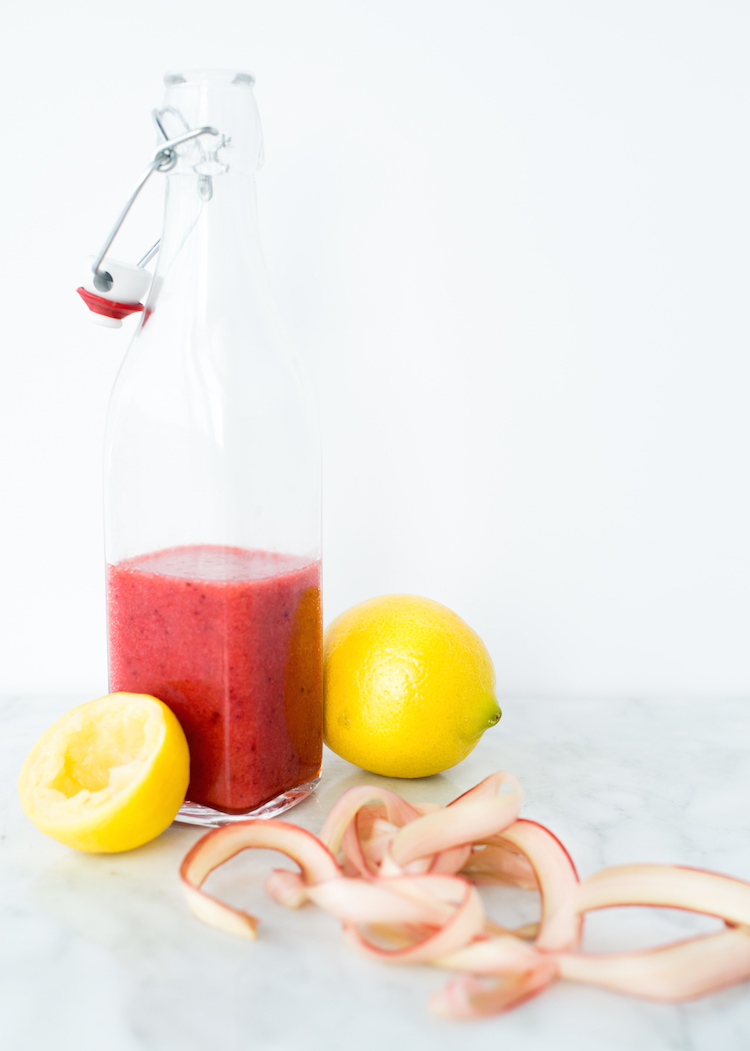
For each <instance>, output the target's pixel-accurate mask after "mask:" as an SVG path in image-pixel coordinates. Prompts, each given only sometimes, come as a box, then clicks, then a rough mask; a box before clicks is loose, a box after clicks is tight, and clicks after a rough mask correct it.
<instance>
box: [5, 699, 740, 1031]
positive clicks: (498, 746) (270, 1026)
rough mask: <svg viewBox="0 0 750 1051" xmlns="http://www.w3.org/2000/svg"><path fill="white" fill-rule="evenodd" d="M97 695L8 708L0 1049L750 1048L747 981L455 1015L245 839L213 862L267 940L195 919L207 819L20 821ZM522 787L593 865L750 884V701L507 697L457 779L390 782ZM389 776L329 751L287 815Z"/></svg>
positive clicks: (514, 906) (403, 787)
mask: <svg viewBox="0 0 750 1051" xmlns="http://www.w3.org/2000/svg"><path fill="white" fill-rule="evenodd" d="M84 699H87V698H59V697H58V698H49V697H48V698H27V699H23V700H21V699H6V700H5V701H4V702H2V707H1V708H0V774H1V776H2V786H1V789H0V793H1V794H0V802H1V804H2V808H3V809H2V826H1V834H2V839H1V840H0V847H1V850H2V856H1V868H0V910H1V915H2V923H1V930H2V938H1V939H0V974H1V976H2V981H0V1034H1V1035H0V1044H1V1045H2V1047H3V1049H4V1051H36V1049H37V1048H46V1047H54V1048H55V1051H69V1049H70V1051H89V1049H91V1051H94V1049H96V1051H141V1049H144V1051H152V1049H153V1051H173V1049H174V1051H208V1049H211V1051H213V1049H214V1048H221V1049H226V1051H245V1049H263V1051H317V1049H323V1048H331V1049H338V1048H344V1047H347V1048H348V1047H355V1048H357V1049H358V1051H371V1049H372V1051H375V1049H377V1051H382V1049H383V1048H384V1047H385V1048H394V1049H395V1051H400V1049H401V1048H410V1049H412V1051H420V1049H423V1048H424V1049H426V1048H428V1047H429V1048H431V1049H435V1051H443V1049H446V1051H447V1049H449V1048H450V1049H453V1048H456V1047H459V1046H462V1045H463V1042H464V1041H466V1040H470V1041H471V1047H472V1048H473V1049H475V1051H483V1049H488V1051H489V1049H492V1051H497V1049H498V1048H513V1051H532V1049H534V1051H551V1049H553V1048H554V1049H555V1051H564V1049H567V1048H571V1049H572V1048H575V1049H576V1051H610V1049H612V1051H620V1049H622V1051H626V1049H627V1051H631V1049H637V1051H663V1049H674V1051H719V1049H720V1051H740V1049H743V1051H745V1049H746V1048H748V1047H749V1046H750V986H748V985H746V986H741V987H737V988H734V989H730V990H727V991H724V992H721V993H718V994H716V995H714V996H711V997H708V998H706V999H703V1000H700V1001H697V1002H694V1003H691V1004H687V1005H682V1006H674V1005H667V1004H656V1003H646V1002H643V1001H637V1000H633V999H629V998H626V997H622V996H618V995H615V994H611V993H607V992H604V991H601V990H596V989H591V988H587V987H584V986H575V985H569V984H563V983H560V984H558V985H557V986H555V987H554V988H552V989H551V990H549V991H548V992H546V993H545V994H544V995H543V996H541V997H539V998H538V999H536V1000H533V1001H531V1002H529V1003H527V1004H525V1005H524V1006H523V1007H521V1008H519V1009H517V1010H516V1011H514V1012H512V1013H511V1014H508V1015H504V1016H500V1017H496V1018H493V1019H489V1020H486V1021H481V1022H470V1023H466V1022H462V1023H459V1022H446V1021H442V1020H439V1019H436V1018H433V1017H431V1016H430V1015H429V1014H428V1013H427V1011H426V1007H425V1003H426V1000H427V997H428V995H429V993H430V992H431V991H432V990H433V989H435V988H437V987H438V986H439V985H440V984H441V983H442V982H443V981H444V980H445V975H444V974H443V973H441V972H438V971H436V970H433V969H432V968H429V967H411V968H403V969H402V968H389V967H386V966H383V965H380V964H377V963H375V962H371V961H369V960H366V959H363V958H360V957H358V956H357V955H355V954H354V953H352V951H351V950H349V949H347V948H346V947H345V946H344V945H343V943H342V941H341V938H340V936H339V933H338V926H337V924H336V923H335V921H334V920H332V919H331V918H329V917H327V916H325V915H323V914H321V913H319V912H318V911H316V910H315V909H313V908H306V909H303V910H301V911H300V912H297V913H293V912H287V911H286V910H285V909H283V908H281V907H280V906H277V905H275V904H274V903H273V902H272V901H271V900H270V899H268V898H266V896H265V894H264V892H263V891H262V889H261V883H262V873H263V872H265V871H267V869H268V867H269V861H271V860H274V861H275V862H278V855H271V854H266V853H265V852H263V853H262V854H261V853H260V852H259V853H257V854H255V855H254V856H251V855H250V854H249V853H246V854H245V855H244V856H243V857H241V858H239V859H236V860H235V861H233V862H231V863H230V864H229V865H228V866H226V867H225V869H224V870H222V872H220V873H217V874H216V875H215V876H212V877H211V880H212V881H213V882H212V884H211V885H212V886H213V887H214V889H215V890H216V891H217V892H220V893H222V894H224V895H226V896H227V898H228V899H230V900H232V901H234V902H236V903H238V904H245V905H246V906H247V907H249V908H251V909H252V910H253V911H254V912H256V914H259V915H260V916H261V918H262V920H263V923H262V927H261V932H260V937H259V939H258V941H257V942H255V943H251V942H246V941H242V940H239V939H235V938H233V937H231V936H230V935H226V934H222V933H220V932H218V931H213V930H210V929H209V928H207V927H204V926H202V925H201V924H199V923H198V922H197V921H195V920H193V919H192V918H191V916H190V915H189V913H188V911H187V908H186V906H185V903H184V901H183V897H182V892H181V890H180V887H179V885H178V880H177V868H178V865H179V862H180V859H181V858H182V856H183V854H184V853H185V851H186V850H187V849H188V847H189V846H190V845H191V844H192V843H193V842H194V841H195V840H196V839H197V838H198V836H199V835H200V831H199V830H197V829H195V828H190V827H187V826H173V827H172V828H170V829H169V830H168V831H167V832H166V833H165V834H164V835H163V836H161V837H160V838H159V839H158V840H156V841H155V842H153V843H151V844H149V845H147V846H145V847H142V848H141V849H139V850H135V851H132V852H130V853H128V854H122V855H109V856H94V855H83V854H78V853H76V852H74V851H71V850H68V849H67V848H65V847H62V846H60V845H59V844H57V843H55V842H53V841H52V840H50V839H47V838H46V837H45V836H43V835H42V834H41V833H40V832H38V831H37V830H36V829H35V828H34V827H33V826H32V825H31V824H30V823H29V822H28V821H27V820H26V818H25V817H24V815H23V813H22V812H21V809H20V807H19V804H18V801H17V798H16V791H15V780H16V776H17V773H18V769H19V767H20V764H21V762H22V759H23V757H24V755H25V753H26V751H27V750H28V748H29V747H30V746H31V744H32V743H33V741H34V740H35V739H36V737H37V736H38V734H39V733H40V732H41V731H42V730H43V729H45V728H46V726H47V725H48V724H49V723H50V722H51V721H52V720H53V719H54V718H55V717H57V716H58V715H59V714H61V712H62V711H64V710H66V709H67V708H68V707H71V706H72V705H73V704H75V703H79V702H80V701H81V700H84ZM499 768H505V769H508V770H512V771H513V772H514V773H516V774H517V775H518V776H519V777H520V779H521V782H522V784H523V787H524V790H525V796H526V802H525V805H524V809H523V814H524V816H526V817H530V818H536V819H538V820H540V821H542V822H544V823H545V824H548V825H549V827H550V828H551V829H552V830H553V831H555V832H556V833H557V834H558V835H559V836H560V837H561V839H562V840H563V842H564V843H565V844H566V845H567V847H568V849H569V850H570V852H571V854H572V855H573V858H574V860H575V861H576V863H577V865H578V868H579V872H580V873H581V875H584V876H585V875H588V874H590V873H591V872H593V871H595V870H596V869H598V868H600V867H601V866H603V865H609V864H617V863H623V862H628V861H663V862H678V863H683V864H689V865H700V866H705V867H708V868H713V869H717V870H719V871H722V872H726V873H729V874H732V875H736V876H739V877H743V878H745V879H750V835H749V834H748V826H749V825H750V701H749V702H746V703H745V702H739V701H715V702H706V701H703V702H700V703H699V702H695V701H690V702H687V701H686V702H683V703H678V702H674V701H673V702H643V701H630V702H604V701H602V702H595V701H585V702H583V701H582V702H574V701H554V702H553V701H533V702H532V701H518V702H512V701H509V702H508V703H507V704H506V705H505V713H504V717H503V719H502V721H501V723H500V724H499V725H498V727H497V728H496V729H494V730H492V731H490V732H489V733H488V734H487V735H486V736H485V739H484V740H483V741H482V742H481V744H480V745H479V747H478V748H477V749H476V751H475V752H474V753H473V755H472V756H471V757H470V758H469V759H468V760H466V761H465V762H464V763H462V764H461V765H460V766H458V767H456V768H455V769H453V770H450V771H448V772H447V773H446V774H444V775H440V776H438V777H434V778H429V779H425V780H422V781H412V782H394V781H390V782H388V783H389V784H391V785H392V786H393V787H395V788H396V790H397V791H399V792H401V793H402V794H404V795H405V796H406V797H407V798H412V799H417V800H424V799H434V800H436V801H438V802H441V803H443V802H447V801H448V800H450V799H451V798H453V797H454V796H455V795H456V794H458V793H459V792H460V791H463V790H464V789H465V788H467V787H469V786H470V785H471V784H473V783H475V782H476V781H478V780H479V779H481V778H482V777H484V776H485V775H486V774H488V773H490V772H491V771H492V770H495V769H499ZM366 780H373V777H372V775H365V774H363V773H362V772H361V771H358V770H356V769H355V768H354V767H351V766H349V765H348V764H346V763H344V762H343V761H341V760H339V759H337V758H336V757H335V756H333V755H331V754H330V753H328V754H327V755H326V760H325V765H324V776H323V780H322V781H321V784H320V786H319V789H318V792H317V793H316V796H315V797H313V798H310V799H309V800H307V801H305V803H303V804H301V805H300V806H299V807H297V808H296V809H295V810H292V811H290V812H289V814H288V815H287V817H288V818H290V819H293V820H294V821H296V822H298V823H299V824H302V825H304V826H306V827H308V828H310V829H312V830H314V831H316V830H317V829H319V828H320V825H321V824H322V821H323V818H324V816H325V814H326V812H327V809H328V808H329V806H330V805H331V803H332V802H333V801H334V800H335V799H336V798H337V797H338V795H339V794H340V793H341V792H342V791H343V789H344V788H346V787H347V786H349V785H351V784H355V783H360V782H364V781H366ZM489 900H490V911H491V914H492V915H494V916H495V917H496V918H497V919H499V920H502V919H503V917H506V918H510V917H516V918H521V917H527V916H528V917H529V918H531V916H532V915H533V911H534V901H533V896H532V895H523V894H522V893H521V892H504V893H503V892H501V891H499V890H493V891H492V894H491V899H489ZM711 922H712V921H706V920H703V919H701V920H697V921H696V920H694V919H693V918H691V917H685V916H684V915H683V914H680V913H670V912H669V911H668V910H664V911H659V912H657V911H655V910H651V911H650V912H649V911H647V910H641V909H629V910H612V911H610V912H608V913H600V914H594V915H593V916H592V917H591V918H590V919H589V921H588V931H587V939H586V946H587V947H588V948H591V949H599V950H602V951H604V950H607V949H617V948H625V947H629V946H636V945H643V944H650V943H656V942H658V941H660V940H666V939H671V938H675V937H678V936H680V935H681V934H682V933H683V932H685V931H692V930H701V929H706V927H707V926H708V927H710V926H711Z"/></svg>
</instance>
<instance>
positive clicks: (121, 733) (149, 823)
mask: <svg viewBox="0 0 750 1051" xmlns="http://www.w3.org/2000/svg"><path fill="white" fill-rule="evenodd" d="M189 773H190V756H189V752H188V746H187V741H186V740H185V734H184V733H183V731H182V727H181V726H180V724H179V722H178V721H177V719H176V717H175V716H174V714H173V713H172V711H171V710H170V709H169V708H168V707H167V706H166V704H163V703H162V702H161V701H159V700H157V699H156V697H149V696H146V695H145V694H138V693H112V694H109V696H107V697H100V698H99V699H98V700H96V701H89V702H88V703H87V704H81V705H79V707H77V708H73V709H72V710H71V711H69V712H68V713H67V714H66V715H63V717H62V718H61V719H58V720H57V722H56V723H54V725H52V726H50V728H49V730H47V731H46V732H45V733H43V734H42V736H41V737H40V738H39V740H38V741H37V742H36V744H35V745H34V747H33V748H32V749H31V751H30V752H29V754H28V756H27V757H26V762H25V763H24V764H23V768H22V770H21V776H20V778H19V782H18V793H19V796H20V798H21V806H22V807H23V809H24V811H25V812H26V814H27V815H28V817H30V818H31V820H32V821H33V822H34V824H35V825H36V826H37V828H39V829H41V831H42V832H46V834H47V835H48V836H52V838H53V839H57V840H59V842H60V843H65V844H66V846H69V847H75V848H76V849H77V850H86V851H90V852H92V853H114V852H116V851H120V850H131V849H132V848H133V847H139V846H141V844H143V843H147V842H148V841H149V840H150V839H154V838H155V837H156V836H158V835H159V833H160V832H163V831H164V829H165V828H167V826H168V825H169V824H170V823H171V822H172V821H173V819H174V817H175V815H176V813H177V811H178V810H179V808H180V806H181V804H182V802H183V800H184V798H185V792H186V791H187V785H188V779H189Z"/></svg>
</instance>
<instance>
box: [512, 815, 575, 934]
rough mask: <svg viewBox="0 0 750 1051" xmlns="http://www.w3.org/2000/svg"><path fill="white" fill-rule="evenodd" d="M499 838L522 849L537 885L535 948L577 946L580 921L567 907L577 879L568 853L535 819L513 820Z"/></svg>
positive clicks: (571, 899) (573, 893)
mask: <svg viewBox="0 0 750 1051" xmlns="http://www.w3.org/2000/svg"><path fill="white" fill-rule="evenodd" d="M503 839H504V841H505V842H507V843H510V844H511V845H512V846H514V847H517V848H518V849H519V850H521V851H523V853H524V854H525V855H526V857H527V858H528V860H529V863H530V864H531V867H532V868H533V869H534V874H535V876H536V879H537V883H538V885H539V892H540V894H541V898H542V919H541V925H540V928H539V934H538V936H537V940H536V946H537V948H538V949H545V950H547V951H550V950H555V951H557V950H564V949H572V948H575V947H577V946H578V944H579V942H580V940H581V930H582V923H583V921H582V918H581V916H580V915H579V914H578V913H577V912H576V911H575V910H574V908H572V907H571V902H572V901H573V900H574V898H575V894H576V892H577V890H578V887H579V883H578V873H577V872H576V868H575V865H574V864H573V862H572V860H571V857H570V854H568V852H567V850H566V849H565V847H564V846H563V845H562V843H561V842H560V840H559V839H558V838H557V836H555V835H553V833H552V832H550V831H549V829H548V828H545V827H544V825H540V824H538V822H536V821H526V820H520V821H516V823H515V824H514V825H513V826H512V827H511V828H509V829H507V830H506V831H505V832H504V833H503Z"/></svg>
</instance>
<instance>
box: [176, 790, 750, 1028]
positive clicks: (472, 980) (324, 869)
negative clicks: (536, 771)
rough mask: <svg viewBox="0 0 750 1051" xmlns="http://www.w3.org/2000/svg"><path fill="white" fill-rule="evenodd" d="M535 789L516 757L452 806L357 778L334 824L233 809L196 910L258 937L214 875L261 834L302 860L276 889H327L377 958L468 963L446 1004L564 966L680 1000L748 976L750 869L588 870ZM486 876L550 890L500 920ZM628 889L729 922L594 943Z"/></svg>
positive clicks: (577, 977) (530, 990)
mask: <svg viewBox="0 0 750 1051" xmlns="http://www.w3.org/2000/svg"><path fill="white" fill-rule="evenodd" d="M521 798H522V796H521V788H520V785H519V784H518V781H517V780H516V779H515V778H514V777H513V776H512V775H511V774H507V773H504V772H500V773H497V774H492V775H491V776H490V777H488V778H485V780H484V781H482V782H480V784H478V785H476V786H475V787H474V788H472V789H470V790H469V791H468V792H465V793H464V794H463V795H462V796H459V797H458V799H455V800H454V801H453V802H452V803H450V804H449V805H448V806H447V807H439V806H437V805H436V804H418V805H414V806H412V805H411V804H409V803H407V802H406V801H405V800H403V799H401V798H400V797H399V796H398V795H396V794H395V793H394V792H390V791H388V790H384V789H379V788H373V787H370V786H366V785H363V786H358V787H356V788H353V789H350V790H349V791H348V792H346V793H344V795H343V796H342V797H341V799H339V801H338V803H336V805H335V806H334V807H333V809H332V810H331V813H330V814H329V816H328V819H327V820H326V822H325V825H324V826H323V830H322V832H321V838H320V839H318V838H317V837H315V836H314V835H312V833H310V832H306V831H305V830H304V829H301V828H298V827H297V826H295V825H290V824H287V823H286V822H283V821H273V820H270V821H269V820H260V821H259V820H255V821H252V820H251V821H245V822H240V823H238V824H235V825H227V826H225V827H224V828H221V829H215V830H214V831H212V832H209V833H208V834H207V835H206V836H204V837H203V839H201V840H199V841H198V843H196V844H195V846H194V847H193V848H192V850H191V851H190V852H189V853H188V854H187V856H186V857H185V860H184V861H183V863H182V867H181V869H180V875H181V877H182V880H183V883H184V886H185V891H186V894H187V897H188V903H189V905H190V908H191V909H192V911H193V913H194V914H195V915H196V916H197V917H198V919H201V920H203V921H204V922H205V923H208V924H210V925H212V926H214V927H218V928H220V929H222V930H227V931H231V932H232V933H235V934H239V935H241V936H243V937H247V938H254V937H255V936H256V929H257V924H258V921H257V919H255V917H253V916H250V915H249V914H248V913H246V912H243V911H242V910H241V909H234V908H232V907H231V906H229V905H226V904H225V903H224V902H221V901H219V900H218V899H217V898H215V897H213V896H211V895H209V894H207V893H205V891H203V890H202V884H203V882H204V881H205V879H206V877H207V876H208V875H209V873H210V872H212V871H213V870H214V869H215V868H217V867H218V866H219V865H221V864H223V862H225V861H227V860H229V858H231V857H233V856H234V855H236V854H237V853H239V852H240V851H242V850H245V849H247V848H252V847H260V848H265V849H271V850H278V851H280V852H281V853H283V854H286V855H287V857H289V858H290V859H291V860H293V861H294V862H296V863H297V865H298V866H299V871H298V872H291V871H288V870H286V869H275V870H274V871H273V872H271V874H270V875H269V877H268V878H267V880H266V883H265V887H266V890H267V892H268V893H269V894H270V896H271V897H272V898H274V900H275V901H277V902H279V903H280V904H282V905H285V906H287V907H289V908H299V907H300V906H301V905H303V904H305V903H306V902H312V903H314V904H315V905H317V906H318V907H319V908H321V909H323V910H324V911H326V912H328V913H330V914H331V915H332V916H334V917H336V918H337V919H338V920H340V921H341V923H342V927H343V932H344V938H345V940H346V941H347V942H348V943H349V944H350V945H352V946H353V947H354V948H356V949H357V950H358V951H359V952H361V953H364V954H365V955H367V956H369V957H371V958H373V959H376V960H380V961H381V962H384V963H391V964H409V963H431V964H433V965H434V966H436V967H441V968H446V969H449V970H454V971H457V972H459V973H458V975H457V977H455V978H453V979H452V980H451V981H449V982H448V984H447V985H446V986H445V988H444V989H442V990H441V991H440V992H438V993H436V994H435V995H434V996H433V997H432V999H431V1001H430V1006H431V1008H432V1010H433V1011H434V1012H436V1013H437V1014H439V1015H442V1016H444V1017H450V1018H479V1017H484V1016H486V1015H490V1014H496V1013H498V1012H500V1011H506V1010H509V1009H510V1008H512V1007H517V1006H518V1005H519V1004H521V1003H523V1002H525V1001H526V1000H528V999H530V998H531V997H533V996H536V995H537V994H538V993H540V992H542V991H543V990H544V989H545V988H547V986H549V985H550V984H551V983H552V982H554V981H557V980H558V979H563V980H567V981H575V982H586V983H588V984H591V985H596V986H601V987H604V988H607V989H611V990H615V991H617V992H621V993H626V994H630V995H634V996H642V997H646V998H648V999H654V1000H670V1001H681V1000H686V999H691V998H693V997H696V996H702V995H704V994H706V993H709V992H713V991H715V990H717V989H721V988H724V987H725V986H727V985H732V984H734V983H736V982H740V981H744V980H746V979H748V978H750V884H748V883H745V882H743V881H741V880H737V879H733V878H731V877H729V876H722V875H719V874H717V873H713V872H705V871H703V870H700V869H691V868H684V867H679V866H671V865H621V866H617V867H614V868H608V869H603V870H602V871H601V872H598V873H596V874H595V875H593V876H590V877H589V878H588V879H586V880H583V881H582V882H579V879H578V875H577V873H576V869H575V866H574V864H573V862H572V860H571V858H570V855H569V854H568V852H567V850H566V849H565V847H564V846H563V845H562V843H560V841H559V840H558V839H557V837H556V836H555V835H554V834H553V833H552V832H550V831H549V829H547V828H545V827H544V826H543V825H540V824H538V823H537V822H534V821H528V820H526V819H523V818H519V817H518V813H519V809H520V806H521ZM482 883H496V884H503V883H505V884H510V885H515V886H519V887H524V888H526V889H533V890H538V891H539V894H540V898H541V919H540V921H539V923H532V924H526V925H524V926H523V927H520V928H518V929H517V930H515V931H510V930H507V929H505V928H504V927H501V926H499V925H498V924H496V923H494V922H493V921H492V920H491V919H489V918H488V917H487V916H486V915H485V912H484V907H483V905H482V901H481V899H480V897H479V895H478V893H477V891H476V889H475V886H474V885H473V884H482ZM625 905H651V906H657V907H667V908H675V909H685V910H688V911H692V912H699V913H705V914H706V915H709V916H715V917H717V918H719V919H721V920H723V921H724V923H725V924H726V927H725V929H724V930H722V931H720V932H718V933H716V934H708V935H702V936H700V937H695V938H689V939H686V940H684V941H680V942H675V943H673V944H671V945H666V946H661V947H659V948H655V949H648V950H644V951H641V952H625V953H622V952H621V953H582V952H580V951H579V944H580V939H581V931H582V924H583V918H584V915H585V913H586V912H588V911H590V910H592V909H604V908H610V907H613V906H625Z"/></svg>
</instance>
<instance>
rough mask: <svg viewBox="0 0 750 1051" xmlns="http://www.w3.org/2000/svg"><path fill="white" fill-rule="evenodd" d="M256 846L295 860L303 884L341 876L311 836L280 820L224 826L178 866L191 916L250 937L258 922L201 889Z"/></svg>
mask: <svg viewBox="0 0 750 1051" xmlns="http://www.w3.org/2000/svg"><path fill="white" fill-rule="evenodd" d="M250 847H260V848H264V849H266V850H278V851H280V852H281V853H282V854H286V855H287V857H289V858H291V859H292V860H293V861H296V862H297V864H298V865H299V867H300V869H301V870H302V874H303V876H304V878H305V880H306V882H308V883H316V882H320V881H322V880H326V879H336V878H339V877H340V874H341V870H340V869H339V866H338V864H337V863H336V859H335V858H334V857H333V856H332V854H331V853H330V851H329V850H328V849H327V848H326V847H325V846H323V844H322V843H321V842H320V840H319V839H317V838H316V837H315V836H314V835H313V834H312V833H311V832H307V831H305V829H303V828H298V827H297V826H296V825H290V824H287V823H286V822H285V821H273V820H267V821H263V820H250V821H239V822H237V824H235V825H224V826H223V827H222V828H216V829H214V830H213V831H211V832H209V833H208V834H207V835H205V836H203V838H202V839H199V840H198V842H197V843H195V844H194V845H193V847H192V849H191V850H189V851H188V853H187V854H186V855H185V859H184V861H183V862H182V865H181V866H180V878H181V879H182V882H183V885H184V888H185V893H186V895H187V899H188V905H189V906H190V909H191V911H192V913H193V915H194V916H196V917H197V918H198V919H199V920H202V921H203V922H204V923H207V924H208V925H209V926H211V927H218V928H219V929H220V930H225V931H229V932H230V933H232V934H239V935H241V936H242V937H244V938H255V937H256V932H257V928H258V920H257V919H256V918H255V917H254V916H251V915H250V914H249V913H248V912H245V911H244V910H242V909H234V908H232V907H231V906H230V905H226V904H225V903H224V902H222V901H219V899H218V898H215V897H213V896H212V895H211V894H206V892H205V891H203V890H201V886H202V884H203V883H204V882H205V880H206V878H207V877H208V875H209V873H211V872H213V870H214V869H216V868H218V867H219V865H223V864H224V862H225V861H229V859H230V858H233V857H234V856H235V855H236V854H239V853H240V851H242V850H247V849H248V848H250Z"/></svg>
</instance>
